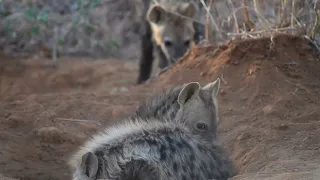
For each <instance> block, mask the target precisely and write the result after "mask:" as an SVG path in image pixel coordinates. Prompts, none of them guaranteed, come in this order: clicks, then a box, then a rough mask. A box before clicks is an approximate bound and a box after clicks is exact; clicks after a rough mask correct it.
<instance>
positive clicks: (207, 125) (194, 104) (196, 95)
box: [131, 78, 220, 141]
mask: <svg viewBox="0 0 320 180" xmlns="http://www.w3.org/2000/svg"><path fill="white" fill-rule="evenodd" d="M219 88H220V79H219V78H218V79H216V80H215V81H213V82H211V83H208V84H206V85H205V86H204V87H201V86H200V84H199V83H198V82H190V83H186V84H184V85H182V86H177V87H174V88H170V89H168V90H166V91H165V92H162V93H158V94H156V95H155V96H153V97H151V98H150V99H148V100H147V101H146V102H145V103H144V104H142V105H140V106H139V107H138V109H137V110H136V112H135V115H134V116H133V117H131V118H132V119H133V120H134V119H136V118H141V119H145V120H148V121H150V119H156V120H160V121H161V120H162V121H163V120H164V119H165V120H170V121H175V122H176V123H183V124H184V125H186V126H187V127H188V128H189V129H191V130H192V131H193V132H194V133H197V134H199V135H201V136H202V137H203V138H206V139H208V140H209V141H212V140H214V139H215V138H216V132H217V126H218V123H219V117H218V103H217V94H218V92H219Z"/></svg>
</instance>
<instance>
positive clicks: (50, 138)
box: [33, 127, 64, 143]
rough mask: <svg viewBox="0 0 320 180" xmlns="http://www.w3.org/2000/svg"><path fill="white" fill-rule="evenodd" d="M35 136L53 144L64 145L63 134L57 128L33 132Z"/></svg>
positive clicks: (46, 128) (43, 128)
mask: <svg viewBox="0 0 320 180" xmlns="http://www.w3.org/2000/svg"><path fill="white" fill-rule="evenodd" d="M33 133H34V135H35V136H36V137H38V138H40V139H41V140H43V141H46V142H51V143H62V142H63V141H64V138H63V135H64V134H63V132H62V131H61V130H60V129H58V128H56V127H42V128H38V129H36V130H34V131H33Z"/></svg>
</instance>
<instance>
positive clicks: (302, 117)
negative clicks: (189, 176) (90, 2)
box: [155, 35, 320, 179]
mask: <svg viewBox="0 0 320 180" xmlns="http://www.w3.org/2000/svg"><path fill="white" fill-rule="evenodd" d="M319 76H320V62H319V59H318V57H317V55H316V54H315V53H314V52H313V49H312V46H310V45H309V42H308V41H307V40H305V39H301V38H298V37H295V36H288V35H277V36H275V37H273V38H272V41H271V38H264V39H257V40H250V41H239V42H230V43H229V44H228V45H226V46H220V47H212V46H210V47H204V48H196V49H193V50H192V51H190V52H189V53H188V54H187V55H186V56H185V57H184V58H183V59H182V60H181V61H180V63H178V64H177V65H176V66H175V67H173V68H172V69H170V70H169V71H168V72H167V73H166V74H163V75H162V76H161V79H160V80H159V82H157V85H155V86H159V87H160V86H163V85H164V84H176V83H184V82H187V81H200V82H202V83H203V84H204V83H207V82H209V81H213V80H214V79H215V78H217V77H220V78H221V79H222V86H221V93H220V96H219V102H220V104H221V114H220V115H221V118H222V123H221V126H220V127H221V128H220V138H221V140H222V141H223V142H224V144H225V147H226V149H227V150H228V151H229V152H230V154H231V157H232V158H233V160H234V161H235V165H236V167H237V170H238V173H239V174H247V173H253V174H254V175H253V176H252V177H254V178H257V177H259V176H258V174H264V176H265V174H268V176H265V177H268V178H271V177H273V178H271V179H314V178H315V179H318V178H319V177H320V176H319V167H318V164H319V163H320V158H319V157H320V156H319V155H320V149H319V148H320V144H319V138H320V136H319V134H320V129H319V128H320V113H319V107H320V106H319V105H320V101H319V100H320V99H319V97H320V92H319V88H320V79H319ZM313 171H315V172H318V173H317V174H318V176H317V178H316V177H313V178H311V177H312V176H303V175H302V174H304V173H310V172H313ZM283 173H287V174H283ZM291 173H292V174H291ZM299 173H300V175H302V176H303V177H304V178H302V176H300V175H299V176H298V175H297V174H299ZM277 174H279V175H277ZM280 174H282V175H280ZM244 177H246V178H244V179H247V178H249V176H245V175H244ZM262 177H263V176H261V178H262ZM298 177H300V178H298ZM262 179H263V178H262Z"/></svg>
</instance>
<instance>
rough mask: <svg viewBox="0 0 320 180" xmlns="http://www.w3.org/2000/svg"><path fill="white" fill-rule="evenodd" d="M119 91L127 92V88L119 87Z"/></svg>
mask: <svg viewBox="0 0 320 180" xmlns="http://www.w3.org/2000/svg"><path fill="white" fill-rule="evenodd" d="M120 92H129V89H128V88H126V87H121V88H120Z"/></svg>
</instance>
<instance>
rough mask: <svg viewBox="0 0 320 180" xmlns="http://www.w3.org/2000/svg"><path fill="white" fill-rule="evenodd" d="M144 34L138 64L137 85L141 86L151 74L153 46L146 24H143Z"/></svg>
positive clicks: (148, 27) (147, 24)
mask: <svg viewBox="0 0 320 180" xmlns="http://www.w3.org/2000/svg"><path fill="white" fill-rule="evenodd" d="M144 23H145V24H144V25H145V32H144V33H143V34H142V36H141V47H140V48H141V55H140V56H141V58H140V63H139V77H138V79H137V84H141V83H143V82H144V81H146V80H147V79H148V78H149V77H150V74H151V70H152V63H153V44H152V39H151V38H152V36H151V34H152V32H151V28H150V25H149V23H148V22H144Z"/></svg>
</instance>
